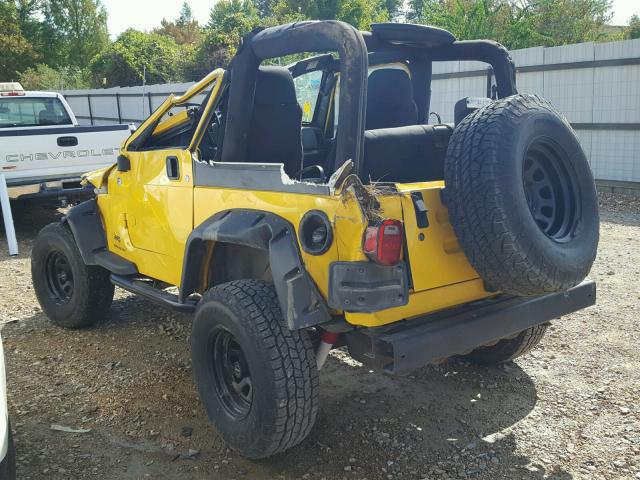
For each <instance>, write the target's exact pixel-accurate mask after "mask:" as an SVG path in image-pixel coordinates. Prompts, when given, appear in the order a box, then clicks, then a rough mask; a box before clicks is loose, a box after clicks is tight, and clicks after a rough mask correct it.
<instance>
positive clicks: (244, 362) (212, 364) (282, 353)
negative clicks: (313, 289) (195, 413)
mask: <svg viewBox="0 0 640 480" xmlns="http://www.w3.org/2000/svg"><path fill="white" fill-rule="evenodd" d="M191 355H192V363H193V370H194V373H195V378H196V384H197V387H198V390H199V393H200V398H201V400H202V403H203V404H204V407H205V410H206V411H207V415H208V417H209V420H210V421H211V423H212V424H213V425H214V426H215V427H216V429H217V430H218V431H219V432H220V434H221V435H222V438H223V439H224V441H225V442H226V443H227V445H229V446H230V447H231V448H232V449H234V450H236V451H237V452H239V453H240V454H241V455H243V456H245V457H249V458H254V459H256V458H264V457H268V456H271V455H274V454H276V453H279V452H282V451H285V450H287V449H289V448H291V447H293V446H295V445H297V444H298V443H300V442H301V441H302V440H303V439H304V438H305V437H306V436H307V435H308V434H309V432H310V431H311V428H312V427H313V424H314V423H315V419H316V415H317V412H318V390H319V380H318V371H317V368H316V360H315V354H314V351H313V347H312V346H311V341H310V340H309V337H308V335H307V333H306V332H305V331H291V330H289V328H288V327H287V325H286V322H285V321H284V318H283V316H282V312H281V311H280V305H279V303H278V298H277V296H276V292H275V289H274V287H273V286H272V285H270V284H268V283H266V282H263V281H260V280H236V281H232V282H228V283H225V284H222V285H218V286H215V287H213V288H211V289H210V290H208V291H207V292H206V293H205V294H204V295H203V297H202V299H201V301H200V303H199V304H198V307H197V309H196V314H195V318H194V320H193V326H192V330H191Z"/></svg>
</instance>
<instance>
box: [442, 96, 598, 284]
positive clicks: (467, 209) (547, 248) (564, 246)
mask: <svg viewBox="0 0 640 480" xmlns="http://www.w3.org/2000/svg"><path fill="white" fill-rule="evenodd" d="M444 177H445V185H446V188H445V192H446V193H445V199H446V203H447V206H448V208H449V218H450V221H451V224H452V225H453V228H454V230H455V233H456V235H457V237H458V240H459V242H460V245H461V246H462V249H463V250H464V252H465V254H466V256H467V258H468V259H469V261H470V263H471V264H472V265H473V267H474V268H475V269H476V270H477V272H478V273H479V274H480V276H481V277H482V279H483V280H484V281H485V283H486V284H487V285H488V287H487V288H489V289H494V290H499V291H502V292H505V293H508V294H513V295H521V296H527V295H539V294H543V293H547V292H557V291H562V290H566V289H568V288H571V287H573V286H575V285H577V284H578V283H580V282H581V281H582V280H583V279H584V278H585V277H586V276H587V274H588V273H589V270H590V269H591V265H592V264H593V261H594V260H595V256H596V250H597V246H598V237H599V233H598V230H599V218H598V201H597V196H596V190H595V185H594V181H593V176H592V174H591V170H590V168H589V164H588V163H587V159H586V157H585V154H584V152H583V150H582V148H581V147H580V144H579V142H578V139H577V137H576V135H575V133H574V132H573V130H572V129H571V126H570V125H569V123H568V122H567V120H566V119H564V118H563V117H562V115H561V114H560V113H558V112H557V111H556V110H555V109H554V108H553V106H552V105H551V104H550V103H549V102H547V101H546V100H543V99H541V98H539V97H537V96H535V95H526V94H519V95H514V96H511V97H507V98H504V99H500V100H498V101H495V102H492V103H490V104H489V105H487V106H485V107H483V108H481V109H479V110H477V111H475V112H473V113H472V114H470V115H469V116H467V117H466V118H465V119H464V120H462V122H460V124H459V125H458V126H457V127H456V129H455V131H454V132H453V134H452V136H451V140H450V141H449V146H448V150H447V157H446V160H445V175H444Z"/></svg>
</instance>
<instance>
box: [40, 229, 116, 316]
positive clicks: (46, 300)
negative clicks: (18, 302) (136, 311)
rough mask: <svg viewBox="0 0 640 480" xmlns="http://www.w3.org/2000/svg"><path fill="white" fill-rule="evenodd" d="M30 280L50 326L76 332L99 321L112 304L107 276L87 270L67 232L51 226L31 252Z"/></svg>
mask: <svg viewBox="0 0 640 480" xmlns="http://www.w3.org/2000/svg"><path fill="white" fill-rule="evenodd" d="M31 276H32V278H33V286H34V290H35V292H36V296H37V297H38V302H40V306H41V307H42V310H43V311H44V313H45V314H46V315H47V316H48V317H49V318H50V319H51V320H53V322H54V323H56V324H57V325H60V326H61V327H66V328H80V327H87V326H89V325H93V324H95V323H97V322H99V321H101V320H103V319H104V318H105V317H106V316H107V314H108V313H109V307H110V306H111V302H112V300H113V284H112V283H111V281H110V279H109V272H108V271H107V270H105V269H104V268H102V267H97V266H87V265H85V264H84V261H83V260H82V255H81V254H80V250H78V246H77V245H76V242H75V239H74V238H73V235H72V234H71V232H70V231H69V229H68V228H67V227H66V226H64V225H63V224H61V223H51V224H49V225H47V226H46V227H44V228H43V229H42V230H40V233H38V236H37V237H36V239H35V241H34V244H33V249H32V251H31Z"/></svg>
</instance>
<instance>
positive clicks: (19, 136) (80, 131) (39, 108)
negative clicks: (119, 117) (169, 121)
mask: <svg viewBox="0 0 640 480" xmlns="http://www.w3.org/2000/svg"><path fill="white" fill-rule="evenodd" d="M132 129H133V127H132V126H129V125H105V126H79V125H78V122H77V120H76V117H75V115H74V114H73V112H72V111H71V108H70V107H69V105H68V104H67V102H66V101H65V99H64V97H63V96H62V95H60V94H59V93H54V92H25V91H24V90H23V89H22V87H21V86H20V84H17V83H12V84H0V173H2V174H4V176H5V179H6V182H7V186H8V187H13V186H21V185H42V186H43V188H42V190H44V185H46V184H48V183H49V184H50V183H51V182H55V183H56V184H58V185H59V187H58V188H62V187H64V185H65V184H67V185H69V186H74V187H76V186H78V185H79V184H78V183H77V182H78V181H79V180H80V178H81V176H82V174H84V173H85V172H89V171H91V170H96V169H98V168H102V167H105V166H108V165H112V164H114V163H116V159H117V156H118V151H119V149H120V144H121V143H122V142H123V141H124V140H125V139H126V138H127V137H128V136H129V135H130V134H131V131H132ZM60 193H61V194H62V195H64V192H62V191H61V192H60Z"/></svg>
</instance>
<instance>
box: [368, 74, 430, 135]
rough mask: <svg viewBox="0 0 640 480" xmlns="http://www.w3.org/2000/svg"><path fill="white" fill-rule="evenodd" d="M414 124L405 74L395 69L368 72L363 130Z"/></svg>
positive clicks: (415, 118)
mask: <svg viewBox="0 0 640 480" xmlns="http://www.w3.org/2000/svg"><path fill="white" fill-rule="evenodd" d="M417 123H418V107H417V106H416V103H415V101H414V99H413V85H412V83H411V79H410V78H409V75H408V74H407V72H405V71H404V70H401V69H399V68H382V69H379V70H374V71H373V72H371V75H369V80H368V83H367V121H366V130H375V129H379V128H394V127H404V126H406V125H415V124H417Z"/></svg>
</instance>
